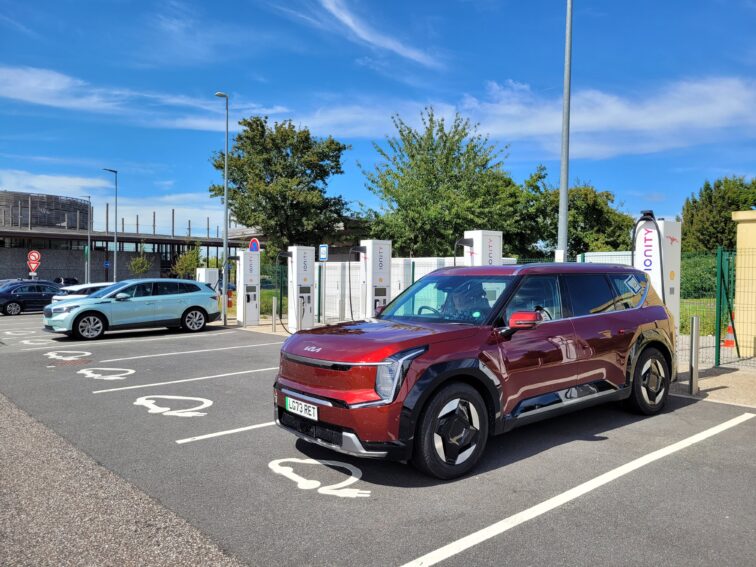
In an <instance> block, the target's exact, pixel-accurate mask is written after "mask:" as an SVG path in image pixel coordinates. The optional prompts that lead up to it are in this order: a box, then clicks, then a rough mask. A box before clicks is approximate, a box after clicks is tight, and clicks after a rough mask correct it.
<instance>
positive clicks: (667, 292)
mask: <svg viewBox="0 0 756 567" xmlns="http://www.w3.org/2000/svg"><path fill="white" fill-rule="evenodd" d="M657 227H658V231H657ZM681 239H682V223H680V222H678V221H673V220H666V219H654V217H653V212H652V211H646V212H644V216H643V217H641V220H639V221H638V224H637V226H636V229H635V242H634V243H633V244H634V252H633V266H634V267H635V268H638V269H639V270H642V271H644V272H646V274H648V279H649V281H650V282H651V285H652V286H653V288H654V291H656V294H657V295H658V296H659V297H660V298H662V299H663V300H664V303H665V304H666V306H667V309H669V310H670V312H671V313H672V316H673V318H674V321H675V327H676V329H677V331H678V332H679V331H680V255H681V254H680V241H681Z"/></svg>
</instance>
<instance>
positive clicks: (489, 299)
mask: <svg viewBox="0 0 756 567" xmlns="http://www.w3.org/2000/svg"><path fill="white" fill-rule="evenodd" d="M513 279H514V278H513V277H512V276H465V275H453V276H426V277H424V278H422V279H421V280H419V281H418V282H416V283H415V284H413V285H412V286H410V287H409V288H408V289H407V290H406V291H404V292H403V293H402V294H401V295H400V296H399V297H397V298H396V299H395V300H394V301H392V302H391V304H390V305H389V306H388V307H386V309H385V310H384V311H383V312H382V313H381V315H380V316H379V319H391V320H398V321H404V320H411V321H429V322H454V323H464V324H469V325H480V324H482V323H483V321H485V320H486V318H487V317H488V315H489V314H490V313H491V310H492V309H493V306H494V304H495V303H496V301H497V300H498V299H499V297H501V294H502V293H504V290H505V289H506V288H507V286H508V285H509V284H510V283H511V282H512V281H513Z"/></svg>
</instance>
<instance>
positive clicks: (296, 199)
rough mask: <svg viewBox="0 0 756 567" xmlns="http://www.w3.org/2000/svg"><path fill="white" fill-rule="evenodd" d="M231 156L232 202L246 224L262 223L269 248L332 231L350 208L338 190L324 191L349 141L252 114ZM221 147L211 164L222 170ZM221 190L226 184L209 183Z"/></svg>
mask: <svg viewBox="0 0 756 567" xmlns="http://www.w3.org/2000/svg"><path fill="white" fill-rule="evenodd" d="M239 124H240V125H241V127H242V129H241V131H240V132H239V133H238V134H237V136H236V138H235V141H234V145H233V148H232V149H231V150H230V151H229V156H228V180H229V188H228V190H229V199H228V200H229V207H230V209H231V211H232V212H233V215H234V217H235V218H236V219H237V220H238V222H240V223H241V224H244V225H245V226H249V227H256V228H259V229H260V230H261V231H262V232H263V233H264V234H265V236H266V240H267V247H268V250H269V251H270V252H271V253H275V252H277V251H278V250H281V249H284V248H285V247H286V246H288V245H292V244H305V245H313V244H318V243H319V242H322V241H323V239H324V238H325V237H326V236H330V235H332V234H333V233H334V232H335V231H336V230H337V229H338V226H339V223H340V222H341V220H342V217H343V216H344V213H345V210H346V205H347V204H346V201H344V199H342V198H341V197H340V196H337V197H330V196H327V195H326V188H327V184H328V180H329V178H330V177H331V176H332V175H338V174H340V173H343V170H342V167H341V156H342V154H343V153H344V152H345V151H346V150H347V149H349V146H347V145H345V144H342V143H341V142H338V141H336V140H335V139H333V138H332V137H330V136H329V137H327V138H325V139H320V138H316V137H314V136H313V135H312V134H311V133H310V130H309V129H307V128H297V127H296V126H295V125H294V124H293V123H292V122H291V121H290V120H286V121H284V122H275V123H274V124H273V125H272V126H271V125H270V124H268V118H267V117H262V116H254V117H252V118H248V119H244V120H241V121H240V122H239ZM223 161H224V154H223V152H218V153H217V154H215V156H214V159H213V166H214V167H215V168H216V169H217V170H219V171H221V172H222V171H223ZM210 193H211V194H212V195H213V196H216V197H217V196H222V195H223V185H222V184H221V185H213V186H212V187H210Z"/></svg>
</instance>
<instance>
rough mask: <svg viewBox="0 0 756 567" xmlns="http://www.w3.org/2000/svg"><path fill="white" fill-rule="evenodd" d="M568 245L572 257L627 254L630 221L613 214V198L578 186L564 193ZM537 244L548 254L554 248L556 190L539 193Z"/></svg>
mask: <svg viewBox="0 0 756 567" xmlns="http://www.w3.org/2000/svg"><path fill="white" fill-rule="evenodd" d="M568 203H569V205H568V207H569V212H568V217H567V222H568V224H567V227H568V233H567V234H568V237H567V240H568V243H567V245H568V246H569V253H570V255H572V256H574V255H576V254H581V253H583V252H609V251H613V250H630V235H631V232H632V229H633V224H634V221H633V217H632V216H630V215H629V214H627V213H624V212H622V211H620V210H617V209H616V208H615V207H614V206H613V204H614V194H613V193H611V192H610V191H598V190H596V188H595V187H593V186H592V185H590V184H584V183H579V184H578V185H577V186H576V187H571V188H570V189H569V192H568ZM541 214H542V218H541V221H542V223H541V226H542V232H541V240H542V243H543V245H544V247H545V248H546V249H548V250H553V249H554V248H556V244H557V228H558V218H559V189H550V190H548V191H545V192H544V193H543V207H542V208H541Z"/></svg>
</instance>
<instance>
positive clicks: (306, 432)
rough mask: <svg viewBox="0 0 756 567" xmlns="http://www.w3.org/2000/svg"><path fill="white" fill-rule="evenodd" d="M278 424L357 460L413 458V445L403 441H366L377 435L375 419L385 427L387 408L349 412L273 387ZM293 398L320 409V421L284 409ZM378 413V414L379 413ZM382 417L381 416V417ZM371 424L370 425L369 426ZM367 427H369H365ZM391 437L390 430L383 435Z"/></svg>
mask: <svg viewBox="0 0 756 567" xmlns="http://www.w3.org/2000/svg"><path fill="white" fill-rule="evenodd" d="M274 395H275V409H274V418H275V421H276V424H277V425H278V426H279V427H280V428H282V429H284V430H286V431H288V432H289V433H292V434H293V435H296V436H297V437H299V438H300V439H303V440H305V441H308V442H309V443H313V444H315V445H320V446H321V447H326V448H328V449H331V450H332V451H337V452H339V453H345V454H347V455H353V456H355V457H363V458H371V459H386V460H390V461H407V460H409V459H410V458H411V457H412V444H411V443H407V442H405V441H403V440H401V439H396V440H389V441H378V442H375V441H370V442H368V441H365V439H366V438H369V437H368V436H367V435H368V434H370V433H368V432H373V433H372V435H375V433H374V432H375V430H376V425H377V424H376V419H377V420H378V423H383V424H384V425H387V424H386V415H385V414H386V411H385V410H386V407H385V406H384V407H383V408H360V409H350V408H347V407H346V406H344V407H336V405H335V404H334V403H332V402H331V401H329V400H325V399H319V398H316V397H313V396H311V395H307V394H304V393H302V392H298V391H294V390H291V389H288V388H281V386H280V385H279V384H278V383H276V384H275V386H274ZM286 396H290V397H292V398H295V399H299V400H302V401H305V402H307V403H310V404H315V405H317V406H318V414H319V417H318V421H313V420H310V419H307V418H304V417H300V416H298V415H295V414H292V413H290V412H288V411H286V409H285V403H286V402H285V398H286ZM377 410H378V411H377ZM381 413H382V414H383V415H380V414H381ZM368 424H370V425H368ZM366 426H367V427H366ZM383 434H384V436H385V437H390V435H389V433H388V431H387V428H384V432H383Z"/></svg>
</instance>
